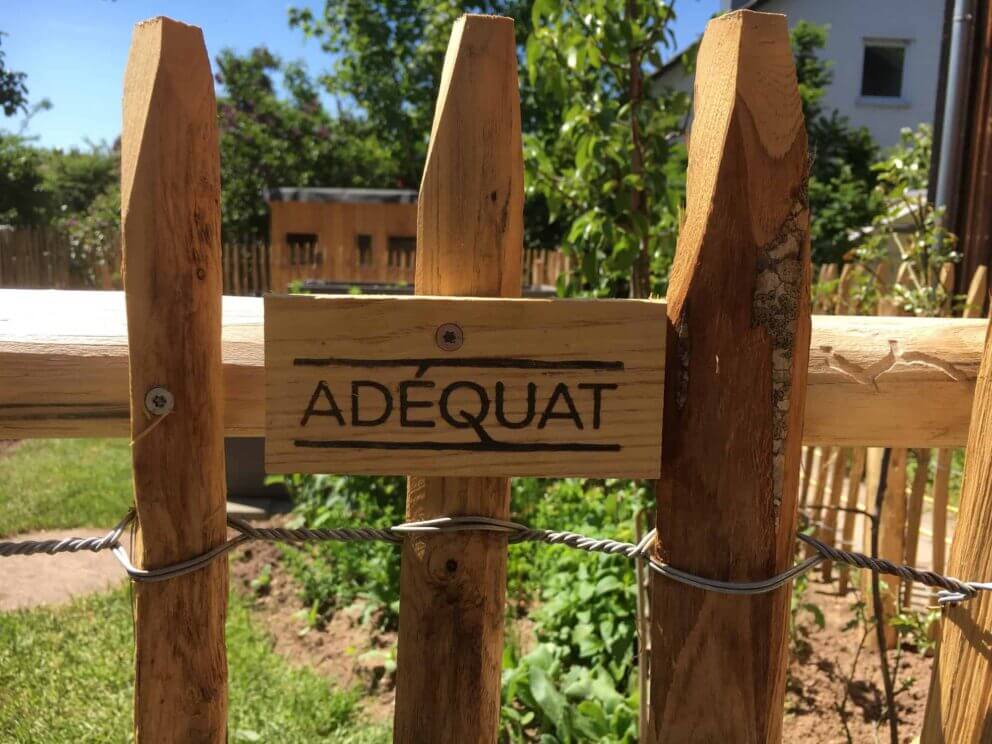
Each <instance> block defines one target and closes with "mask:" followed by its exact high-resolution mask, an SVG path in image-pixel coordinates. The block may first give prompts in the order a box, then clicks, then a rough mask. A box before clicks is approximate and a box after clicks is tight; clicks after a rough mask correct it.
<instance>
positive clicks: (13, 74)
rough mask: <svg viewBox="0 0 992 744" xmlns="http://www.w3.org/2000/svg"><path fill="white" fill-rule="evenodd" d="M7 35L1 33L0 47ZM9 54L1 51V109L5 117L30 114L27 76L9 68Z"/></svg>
mask: <svg viewBox="0 0 992 744" xmlns="http://www.w3.org/2000/svg"><path fill="white" fill-rule="evenodd" d="M4 36H7V34H5V33H3V32H2V31H0V45H2V43H3V37H4ZM6 57H7V54H6V53H5V52H4V51H3V49H0V109H2V110H3V114H4V116H14V115H15V114H16V113H17V112H18V111H21V112H23V113H25V114H26V113H28V86H27V82H26V81H27V77H28V76H27V75H26V74H25V73H23V72H17V71H16V70H11V69H10V68H9V67H7V60H6Z"/></svg>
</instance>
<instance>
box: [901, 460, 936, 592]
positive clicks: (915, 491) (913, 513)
mask: <svg viewBox="0 0 992 744" xmlns="http://www.w3.org/2000/svg"><path fill="white" fill-rule="evenodd" d="M913 454H914V455H915V456H916V472H915V473H913V483H912V485H911V486H910V488H909V502H908V504H907V507H906V552H905V554H904V556H903V560H902V562H903V563H905V564H906V565H908V566H915V565H916V557H917V556H916V554H917V550H918V549H919V545H920V523H921V522H922V521H923V497H924V495H925V494H926V490H927V482H928V480H929V478H930V450H929V449H918V450H914V451H913ZM902 604H903V607H912V606H913V582H912V581H906V582H905V583H903V599H902Z"/></svg>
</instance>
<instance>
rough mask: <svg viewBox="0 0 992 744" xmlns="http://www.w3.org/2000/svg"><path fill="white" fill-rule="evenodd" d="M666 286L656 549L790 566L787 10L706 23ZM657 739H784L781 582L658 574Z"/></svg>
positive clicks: (796, 424) (707, 562)
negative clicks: (690, 581)
mask: <svg viewBox="0 0 992 744" xmlns="http://www.w3.org/2000/svg"><path fill="white" fill-rule="evenodd" d="M697 65H698V66H697V74H696V94H695V101H694V106H695V112H694V120H693V125H692V134H691V139H690V144H689V170H688V177H687V190H688V191H687V203H686V213H685V222H684V225H683V228H682V231H681V233H680V235H679V243H678V249H677V251H676V254H675V263H674V265H673V268H672V274H671V283H670V287H669V292H668V317H669V322H670V324H671V329H672V330H671V332H670V333H669V334H668V352H667V362H666V367H667V374H666V376H665V411H664V430H663V436H662V465H661V479H660V480H659V481H658V482H657V488H656V497H657V502H658V515H657V519H658V523H657V530H658V532H657V534H658V544H657V550H658V555H659V557H660V558H661V559H662V560H664V561H666V562H668V563H669V564H671V565H673V566H675V567H676V568H679V569H682V570H685V571H689V572H692V573H695V574H698V575H701V576H707V577H710V578H713V579H721V580H729V581H748V580H755V579H763V578H767V577H769V576H772V575H774V574H775V573H778V572H779V571H781V570H783V569H785V568H786V567H788V566H789V565H791V564H792V562H793V556H794V551H795V528H796V494H797V487H798V482H799V481H798V479H799V460H800V456H801V444H802V441H801V439H802V420H803V419H802V416H803V404H804V398H805V392H806V380H805V377H806V372H807V359H806V357H807V349H808V348H809V333H810V326H809V281H810V265H809V227H808V225H809V213H808V208H807V204H806V202H805V186H804V184H805V180H806V173H807V167H808V161H807V151H806V135H805V131H804V128H803V120H802V112H801V106H800V100H799V92H798V87H797V84H796V74H795V67H794V64H793V61H792V53H791V51H790V47H789V34H788V28H787V26H786V20H785V16H782V15H771V14H764V13H754V12H749V11H738V12H734V13H730V14H727V15H724V16H721V17H719V18H716V19H714V20H711V21H710V22H709V24H708V25H707V28H706V33H705V35H704V36H703V39H702V42H701V45H700V48H699V56H698V61H697ZM652 584H653V585H652V608H651V613H652V614H651V618H652V619H651V630H652V636H651V713H650V720H649V727H648V728H649V730H648V731H647V732H644V734H643V736H645V738H646V739H647V740H648V741H654V742H685V741H759V742H764V741H777V740H778V739H780V737H781V728H782V710H783V705H784V696H785V671H786V666H787V636H788V633H787V628H788V616H789V598H790V592H789V588H788V587H782V588H780V589H778V590H776V591H775V592H772V593H771V594H766V595H760V596H752V597H738V596H727V595H722V594H716V593H713V592H706V591H702V590H699V589H694V588H689V587H686V586H684V585H681V584H677V583H674V582H672V581H670V580H667V579H664V578H661V577H659V576H658V575H654V576H653V582H652Z"/></svg>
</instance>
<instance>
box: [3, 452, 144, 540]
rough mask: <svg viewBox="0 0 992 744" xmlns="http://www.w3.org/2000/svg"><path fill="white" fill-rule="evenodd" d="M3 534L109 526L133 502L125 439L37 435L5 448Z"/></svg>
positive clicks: (115, 521)
mask: <svg viewBox="0 0 992 744" xmlns="http://www.w3.org/2000/svg"><path fill="white" fill-rule="evenodd" d="M0 484H2V485H0V535H11V534H17V533H18V532H27V531H31V530H43V529H58V528H68V527H93V528H109V527H110V526H112V525H114V524H116V523H117V521H118V520H119V519H120V518H121V517H123V516H124V514H125V512H126V511H127V510H128V508H129V507H130V506H131V504H132V503H133V501H132V496H131V449H130V447H128V443H127V440H125V439H34V440H29V441H25V442H21V443H20V444H19V445H17V448H16V449H14V450H13V451H12V452H4V453H0Z"/></svg>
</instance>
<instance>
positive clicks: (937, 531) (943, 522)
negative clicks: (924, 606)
mask: <svg viewBox="0 0 992 744" xmlns="http://www.w3.org/2000/svg"><path fill="white" fill-rule="evenodd" d="M954 277H955V270H954V264H952V263H950V262H948V263H945V264H944V265H943V266H941V267H940V285H941V287H943V289H944V295H945V298H944V302H943V306H942V308H941V315H952V314H953V313H954V303H953V300H954ZM965 317H968V308H965ZM953 454H954V453H953V452H952V451H951V450H947V449H939V450H937V461H936V466H935V473H934V479H933V512H932V515H931V523H932V525H933V535H932V537H933V539H932V540H931V545H932V548H933V553H932V560H931V563H930V567H931V568H932V569H933V570H934V571H936V572H937V573H943V572H944V556H945V554H946V551H947V544H946V542H945V541H946V537H947V507H948V497H949V495H950V489H949V485H950V471H951V460H952V459H953ZM938 537H939V539H938ZM932 594H933V595H936V590H933V591H932ZM937 627H938V626H937V625H936V624H934V625H933V626H932V627H931V629H932V630H936V628H937Z"/></svg>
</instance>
